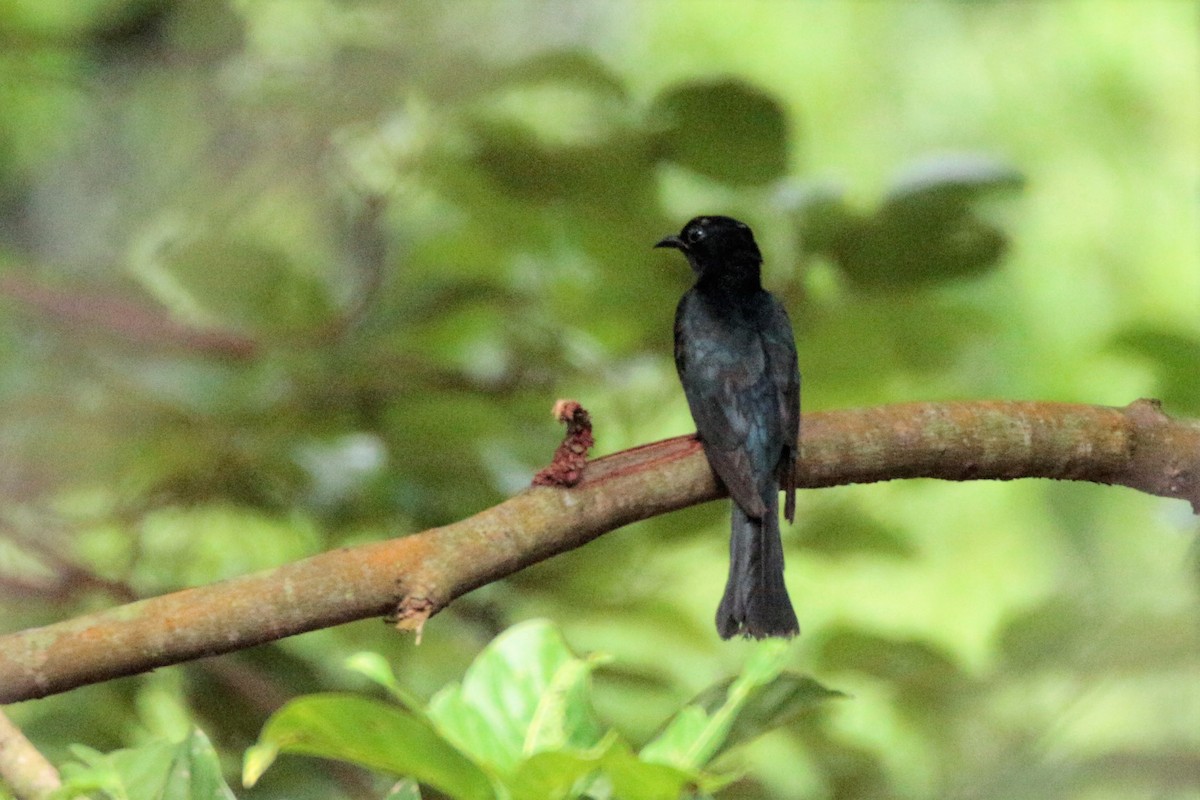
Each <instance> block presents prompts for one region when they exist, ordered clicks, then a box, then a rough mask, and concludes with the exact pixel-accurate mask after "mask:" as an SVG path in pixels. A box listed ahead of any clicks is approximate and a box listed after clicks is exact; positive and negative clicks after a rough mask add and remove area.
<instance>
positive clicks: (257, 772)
mask: <svg viewBox="0 0 1200 800" xmlns="http://www.w3.org/2000/svg"><path fill="white" fill-rule="evenodd" d="M278 753H298V754H301V755H309V756H319V757H321V758H333V759H338V760H340V761H351V762H353V763H355V764H360V765H362V766H364V767H368V768H370V769H376V770H380V771H383V772H389V773H392V774H394V775H399V776H405V777H411V778H413V779H415V780H417V781H419V782H421V783H425V784H428V785H430V786H432V787H434V788H436V789H438V790H439V791H441V792H444V793H446V794H449V795H453V796H454V797H457V798H480V800H484V799H485V798H491V797H492V796H493V792H492V787H491V782H490V780H489V778H488V776H487V775H486V774H484V772H483V771H482V770H481V769H480V768H479V767H477V766H476V765H475V764H474V763H472V762H471V761H470V760H469V759H468V758H467V757H466V756H464V755H463V754H462V753H460V752H459V751H458V750H456V749H455V748H454V746H453V745H452V744H450V743H449V742H447V741H446V740H445V739H443V738H442V736H441V735H440V734H439V733H438V732H437V731H436V730H434V729H433V728H432V727H431V726H430V725H429V724H428V723H427V722H425V721H424V720H422V719H419V718H417V717H414V716H413V715H412V714H410V713H408V712H406V711H403V710H401V709H398V708H396V707H394V706H392V705H390V704H387V703H383V702H380V701H378V700H371V699H367V698H363V697H355V696H353V695H342V694H316V695H309V696H307V697H302V698H299V699H297V700H293V701H292V702H290V703H288V704H287V705H286V706H284V707H283V708H281V709H280V710H279V711H277V712H275V714H273V715H272V716H271V719H270V720H268V721H267V724H266V726H265V727H264V728H263V732H262V734H261V735H260V736H259V740H258V744H257V745H256V746H255V747H253V748H251V749H250V750H248V751H247V753H246V758H245V764H244V767H243V782H244V783H245V784H246V785H247V786H252V785H253V784H254V783H255V782H256V781H257V780H258V778H259V777H260V776H261V775H262V773H263V771H264V770H266V768H267V767H268V766H270V764H271V762H272V761H274V759H275V756H276V755H277V754H278Z"/></svg>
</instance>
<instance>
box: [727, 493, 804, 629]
mask: <svg viewBox="0 0 1200 800" xmlns="http://www.w3.org/2000/svg"><path fill="white" fill-rule="evenodd" d="M730 505H732V506H733V526H732V531H731V532H730V538H729V581H728V582H727V583H726V584H725V596H724V597H722V598H721V605H720V606H718V607H717V632H718V633H719V634H721V638H722V639H728V638H730V637H731V636H736V635H738V634H741V635H743V636H750V637H753V638H755V639H763V638H766V637H768V636H781V637H784V638H787V637H791V636H795V635H796V634H798V633H799V632H800V623H799V622H797V621H796V612H795V611H793V610H792V601H791V598H789V597H788V592H787V586H785V585H784V583H783V542H782V541H780V538H779V494H778V492H772V493H771V500H770V502H768V504H767V513H766V514H764V515H763V517H762V519H755V518H753V517H751V516H748V515H747V514H746V512H744V511H742V509H741V508H740V507H739V506H738V504H737V503H731V504H730Z"/></svg>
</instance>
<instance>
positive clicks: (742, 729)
mask: <svg viewBox="0 0 1200 800" xmlns="http://www.w3.org/2000/svg"><path fill="white" fill-rule="evenodd" d="M729 687H730V682H723V683H719V684H716V685H715V686H712V687H710V688H709V689H707V690H706V691H704V692H702V693H701V694H700V695H699V696H698V697H697V698H696V699H695V700H693V701H692V702H693V703H694V704H696V705H698V706H700V707H701V708H705V709H709V710H711V709H715V708H717V707H719V706H720V704H721V703H723V702H724V701H725V699H726V697H727V690H728V688H729ZM840 697H845V695H844V694H842V693H841V692H839V691H837V690H835V689H830V688H828V687H826V686H823V685H821V684H820V683H818V682H817V681H815V680H813V679H812V678H810V677H808V676H806V675H799V674H797V673H795V672H782V673H780V674H779V675H778V676H776V677H775V678H774V679H772V680H770V681H768V682H765V683H762V684H760V685H757V686H755V687H753V689H751V690H750V691H749V692H748V693H747V696H746V699H745V701H744V703H743V704H742V707H741V708H740V709H739V710H738V713H737V715H736V716H735V717H734V720H733V724H732V725H731V726H730V728H729V731H728V733H727V734H726V735H725V740H724V741H723V742H722V743H721V745H720V747H719V748H718V749H717V751H716V752H715V753H714V754H713V757H714V758H715V757H716V756H718V755H720V754H721V753H724V752H726V751H727V750H729V749H731V748H733V747H736V746H738V745H740V744H745V743H747V742H749V741H752V740H753V739H756V738H758V737H759V736H761V735H762V734H764V733H767V732H768V731H772V730H774V729H776V728H779V727H781V726H783V725H786V724H787V723H788V722H790V721H791V720H793V719H795V718H796V717H797V716H799V715H801V714H803V713H804V712H805V711H808V710H809V709H811V708H813V707H814V706H817V705H820V704H821V703H824V702H826V701H828V700H834V699H837V698H840Z"/></svg>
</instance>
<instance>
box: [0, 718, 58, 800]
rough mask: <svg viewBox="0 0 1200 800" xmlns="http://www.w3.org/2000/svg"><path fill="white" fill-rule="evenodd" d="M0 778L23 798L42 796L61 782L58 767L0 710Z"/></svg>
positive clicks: (16, 794) (39, 797)
mask: <svg viewBox="0 0 1200 800" xmlns="http://www.w3.org/2000/svg"><path fill="white" fill-rule="evenodd" d="M0 779H2V780H3V781H4V783H6V784H8V786H9V788H11V789H12V791H13V794H14V795H15V796H16V797H18V798H20V800H43V799H44V798H47V797H49V796H50V794H51V793H52V792H53V791H54V790H55V789H57V788H59V787H60V786H62V781H61V780H60V779H59V777H58V770H56V769H55V768H54V765H53V764H51V763H50V762H49V761H47V760H46V757H45V756H43V755H42V754H41V753H39V752H38V750H37V748H36V747H34V746H33V743H32V742H30V741H29V740H28V739H26V738H25V734H23V733H21V730H20V729H19V728H18V727H17V726H16V725H13V724H12V722H11V721H10V720H9V718H8V717H7V716H5V714H4V712H3V711H2V710H0Z"/></svg>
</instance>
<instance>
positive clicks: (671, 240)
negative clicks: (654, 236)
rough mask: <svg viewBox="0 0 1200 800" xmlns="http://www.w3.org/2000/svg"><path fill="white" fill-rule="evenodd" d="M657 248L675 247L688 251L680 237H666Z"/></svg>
mask: <svg viewBox="0 0 1200 800" xmlns="http://www.w3.org/2000/svg"><path fill="white" fill-rule="evenodd" d="M654 246H655V247H674V248H675V249H676V250H687V245H685V244H684V243H683V239H680V238H679V237H678V236H664V237H663V238H662V239H660V240H659V242H658V244H656V245H654Z"/></svg>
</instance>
